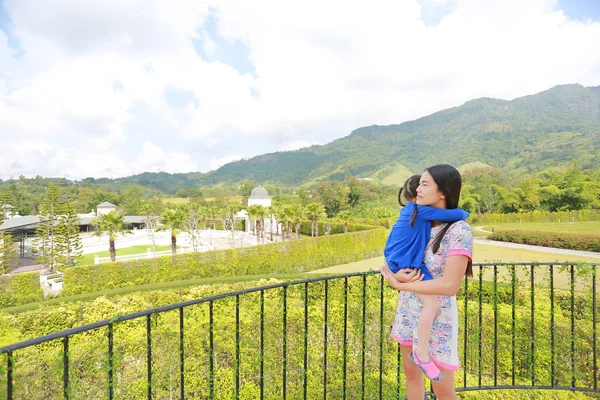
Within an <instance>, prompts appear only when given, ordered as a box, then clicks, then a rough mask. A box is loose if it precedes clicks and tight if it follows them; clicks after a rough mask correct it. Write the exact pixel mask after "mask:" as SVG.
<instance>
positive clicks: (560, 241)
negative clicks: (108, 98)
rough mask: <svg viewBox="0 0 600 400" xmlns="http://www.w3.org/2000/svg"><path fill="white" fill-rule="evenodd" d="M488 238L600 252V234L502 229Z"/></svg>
mask: <svg viewBox="0 0 600 400" xmlns="http://www.w3.org/2000/svg"><path fill="white" fill-rule="evenodd" d="M488 238H489V239H491V240H498V241H500V242H511V243H520V244H529V245H532V246H545V247H554V248H557V249H571V250H581V251H595V252H600V235H594V234H590V233H561V232H543V231H522V230H501V231H498V232H495V233H493V234H491V235H490V236H488Z"/></svg>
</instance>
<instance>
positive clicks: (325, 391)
mask: <svg viewBox="0 0 600 400" xmlns="http://www.w3.org/2000/svg"><path fill="white" fill-rule="evenodd" d="M324 303H325V304H324V308H323V399H326V398H327V329H328V327H327V322H328V321H327V317H328V315H327V314H328V312H327V311H328V304H329V280H326V281H325V299H324Z"/></svg>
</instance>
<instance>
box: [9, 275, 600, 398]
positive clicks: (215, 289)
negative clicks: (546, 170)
mask: <svg viewBox="0 0 600 400" xmlns="http://www.w3.org/2000/svg"><path fill="white" fill-rule="evenodd" d="M363 282H364V284H365V288H364V291H363ZM270 283H273V282H272V281H263V282H255V285H256V284H258V285H261V286H262V285H267V284H270ZM344 283H345V280H343V279H338V280H333V281H330V282H329V283H328V286H327V303H326V305H327V307H325V298H326V297H325V296H326V295H325V285H324V283H322V282H319V283H311V284H310V285H309V288H308V291H307V294H308V296H306V295H305V291H304V285H295V286H290V287H288V288H287V289H286V294H285V305H284V296H283V291H282V290H281V289H272V290H266V291H265V292H264V302H261V295H260V293H258V292H257V293H250V294H245V295H241V296H240V298H239V302H238V301H237V299H236V298H234V297H230V298H222V299H219V300H216V301H214V303H212V307H211V308H209V305H208V304H202V305H195V306H190V307H187V308H185V312H184V313H183V315H184V327H185V336H184V341H183V346H184V352H183V356H184V359H185V374H186V375H185V392H186V397H189V398H208V397H210V395H211V393H210V387H211V386H210V385H211V382H210V381H209V377H210V371H211V370H210V368H211V365H213V364H211V362H210V360H211V356H213V359H214V368H213V371H214V381H213V382H212V383H213V385H214V386H213V387H214V391H215V395H216V397H217V398H235V397H238V396H236V393H235V391H236V380H235V377H236V371H239V374H240V375H239V376H240V386H239V393H238V395H239V398H241V399H254V398H258V397H260V384H261V373H260V372H261V371H263V374H262V376H264V395H265V397H266V398H280V397H281V393H282V392H283V390H284V389H283V381H282V371H283V370H284V366H283V365H284V362H285V363H286V364H285V368H286V370H287V373H286V379H287V381H286V387H285V390H286V391H287V395H288V397H289V398H301V397H302V396H303V385H304V377H305V376H307V377H308V380H307V397H308V398H319V397H322V394H323V391H324V390H325V387H324V385H323V376H324V374H323V366H324V365H325V363H326V364H327V388H326V390H327V393H328V394H329V396H330V397H331V398H341V397H342V395H343V393H342V388H343V387H344V385H345V386H346V388H347V393H363V390H364V397H367V398H377V397H379V393H380V390H382V392H383V393H382V394H383V398H398V397H401V396H404V395H405V394H406V393H405V389H404V388H405V382H404V374H403V373H401V374H400V376H399V378H400V382H399V383H397V377H398V362H399V357H398V345H397V343H396V342H394V341H393V340H392V339H391V338H390V337H389V324H390V323H391V321H392V319H393V317H394V310H395V308H396V304H397V292H396V291H395V290H393V289H392V288H391V287H390V286H389V285H384V286H382V285H381V277H380V276H378V275H371V276H367V277H366V278H363V277H362V276H356V277H351V278H349V279H348V286H347V287H346V286H345V285H344ZM245 287H248V284H241V283H236V284H232V285H216V286H212V287H210V286H200V287H193V288H187V289H184V290H183V292H181V291H179V290H171V291H161V292H147V293H132V294H128V295H126V296H123V297H121V298H115V299H107V298H105V297H100V298H97V299H95V300H93V301H90V302H85V303H67V304H63V305H61V307H50V308H43V309H39V310H33V311H29V312H26V313H22V314H19V315H16V316H9V315H6V314H2V313H0V333H2V335H0V345H5V344H7V343H14V342H16V341H20V340H27V339H31V338H33V337H37V336H40V335H43V334H47V333H49V332H52V331H57V330H61V329H68V328H72V327H75V326H78V325H81V324H85V323H92V322H95V321H98V320H103V319H107V318H113V317H114V316H115V315H122V314H127V313H133V312H136V311H139V310H142V309H149V308H156V307H159V306H162V305H165V304H171V303H176V302H179V301H188V300H192V299H197V298H205V297H208V296H210V295H214V294H218V293H227V292H231V291H234V290H241V289H244V288H245ZM381 288H383V290H384V293H383V296H381ZM470 290H472V291H474V292H477V291H478V288H477V287H471V289H470ZM487 290H488V288H486V291H487ZM363 293H364V294H363ZM555 294H556V297H558V298H568V297H569V296H570V294H569V293H568V292H562V291H558V290H557V291H556V292H555ZM577 297H578V298H581V300H583V301H581V306H582V307H583V308H582V309H581V310H579V311H580V313H581V317H578V318H577V324H576V325H575V326H574V329H573V330H572V326H571V314H570V307H569V305H568V304H565V305H564V307H563V305H562V304H560V303H557V304H556V305H555V307H554V319H552V317H551V315H552V314H551V313H552V308H551V307H550V301H549V299H548V298H547V297H546V296H545V293H543V291H542V292H540V293H538V291H537V290H536V306H535V313H534V315H533V318H534V321H535V329H534V333H533V336H532V333H531V332H532V325H531V319H532V314H531V308H530V306H529V303H528V302H526V301H524V302H522V303H521V302H517V304H516V305H515V308H516V310H515V313H514V314H513V312H512V304H510V300H508V299H507V302H499V304H498V307H497V310H494V308H493V306H492V305H491V304H490V303H486V302H484V303H483V305H482V307H481V308H480V307H479V304H478V302H477V301H469V302H468V303H467V305H466V306H465V303H464V297H462V296H459V297H458V301H457V309H458V312H459V321H460V329H459V330H458V336H459V337H458V343H459V344H460V345H459V351H460V362H461V365H462V366H461V371H460V373H458V374H456V377H455V379H456V385H457V386H463V379H464V375H463V373H464V374H466V379H467V382H465V383H464V386H467V387H468V386H477V385H478V384H483V386H486V385H493V384H494V375H495V376H496V379H497V384H498V385H511V384H512V382H513V379H514V383H515V384H516V385H529V384H530V383H531V376H532V375H535V377H536V378H535V379H536V384H537V385H545V386H550V385H552V384H555V385H557V386H569V385H570V384H571V379H572V376H573V375H572V370H571V365H572V364H573V365H574V367H575V370H574V376H576V377H577V382H576V385H577V387H587V388H591V387H593V385H594V380H595V379H594V375H593V373H594V367H593V366H594V362H595V361H594V359H593V348H594V343H593V341H592V340H591V339H590V338H591V337H592V334H593V331H594V323H593V312H592V306H591V302H590V299H591V295H589V294H588V295H587V296H586V295H584V294H577ZM305 302H306V303H305ZM305 304H306V305H305ZM382 305H383V315H384V319H383V320H381V308H380V307H381V306H382ZM284 309H285V310H286V314H285V317H284V314H283V310H284ZM305 309H306V310H307V314H306V316H305V311H304V310H305ZM325 310H327V311H325ZM495 311H497V313H496V312H495ZM325 313H327V314H325ZM363 313H364V314H363ZM465 313H466V315H465ZM496 314H497V321H496V320H495V319H494V316H495V315H496ZM345 315H346V316H347V319H345V318H344V316H345ZM363 315H364V317H363ZM179 316H180V314H179V312H178V310H174V311H170V312H165V313H161V314H159V315H154V316H152V317H151V318H150V322H151V328H152V331H151V334H152V345H153V346H152V378H153V381H152V392H153V393H152V395H153V397H154V398H168V397H170V395H171V394H172V393H174V392H177V391H178V387H179V384H180V382H179V374H178V371H179V365H180V364H179V361H180V356H181V355H182V353H181V352H180V342H179V339H180V331H179V329H180V321H179ZM211 316H212V324H211ZM261 316H263V317H264V320H263V323H262V324H261ZM305 318H306V320H307V321H308V324H307V325H305ZM236 320H237V321H239V329H236ZM551 322H553V325H551ZM146 324H147V320H146V318H139V319H136V320H132V321H127V322H121V323H115V325H114V346H115V352H114V359H113V360H112V361H113V364H112V365H113V368H114V374H115V375H116V376H118V379H116V380H115V388H114V390H115V395H116V396H115V397H118V398H131V399H134V398H142V397H144V396H146V393H147V381H146V379H145V378H146V363H147V349H146V340H147V336H146V335H147V330H146V329H147V325H146ZM284 324H285V328H284ZM324 326H325V327H326V331H325V332H324ZM513 326H514V333H513ZM551 330H553V331H554V337H552V336H551V334H550V332H551ZM284 332H285V333H284ZM465 334H466V335H467V337H466V338H465ZM284 335H285V338H286V340H287V341H286V342H285V346H286V347H284V345H283V343H284V341H283V338H284ZM380 335H382V337H381V341H380ZM259 337H263V338H264V345H263V348H264V351H263V352H262V353H261V352H260V349H261V347H260V346H259V343H260V339H259ZM496 337H497V340H495V338H496ZM465 339H466V340H465ZM325 340H327V345H326V346H327V353H325V352H324V351H323V349H324V346H325ZM305 343H306V346H307V347H306V350H305V347H304V346H305ZM572 343H574V346H575V352H574V354H573V355H572V354H571V347H572V346H573V344H572ZM532 344H534V345H535V352H534V353H532ZM211 346H212V347H211ZM238 346H239V347H238ZM380 346H381V348H380ZM238 348H239V354H240V357H239V359H237V358H236V357H235V354H236V352H237V349H238ZM106 349H107V329H106V328H102V329H97V330H92V331H90V332H87V333H85V334H79V335H73V336H71V337H70V340H69V359H70V363H71V365H72V366H73V369H72V371H74V373H72V375H71V379H70V382H69V384H70V389H71V397H73V398H104V397H106V381H107V378H106V377H107V371H108V365H107V353H106V352H107V350H106ZM62 351H63V344H62V342H61V341H54V342H49V343H46V344H42V345H39V346H36V347H35V348H31V349H28V350H18V351H16V352H15V353H14V354H13V357H14V361H15V364H16V366H17V371H18V374H17V376H16V379H15V387H14V391H15V392H14V394H16V396H15V397H18V398H21V397H24V395H25V394H27V397H29V398H48V397H51V393H61V390H62V386H61V385H62V382H63V381H62V377H63V375H62V373H63V371H62V368H60V366H61V364H60V361H61V360H62ZM305 354H306V355H307V358H306V360H307V361H308V366H307V367H308V369H307V371H306V375H305V374H304V362H305V361H304V360H305ZM325 354H326V357H327V358H326V359H325V358H324V357H325ZM362 355H364V357H365V358H364V362H363V359H362V357H363V356H362ZM380 357H381V359H382V363H381V366H382V367H383V371H382V383H380V380H379V373H380V370H379V368H380V363H379V360H380ZM513 357H514V360H513ZM571 357H572V358H571ZM284 360H285V361H284ZM2 361H3V362H2V363H0V365H5V364H6V361H5V359H4V360H2ZM344 366H346V368H345V370H344ZM553 366H555V368H554V371H553ZM552 372H554V377H551V373H552ZM513 374H514V375H513ZM1 376H2V377H4V376H6V373H5V374H3V375H1ZM344 378H345V380H344ZM363 378H364V381H363ZM479 379H482V381H480V380H479ZM362 382H364V386H363V383H362ZM380 384H382V386H381V389H380ZM5 387H6V386H5V385H0V397H2V396H4V397H6V392H3V390H4V389H5ZM398 389H399V391H400V393H398ZM519 393H521V392H519ZM481 395H482V393H476V394H474V395H473V398H484V397H482V396H481ZM517 396H518V394H516V393H514V392H511V393H510V394H509V395H508V397H510V398H517ZM572 396H573V394H572V393H568V394H567V395H565V396H564V397H555V396H550V395H548V397H547V398H573V397H572ZM492 397H493V396H490V397H486V398H492ZM523 397H527V396H525V395H524V396H523ZM533 397H535V398H544V397H545V396H544V395H543V394H541V393H540V395H539V397H536V396H533ZM533 397H532V398H533ZM498 398H502V396H499V397H498ZM505 398H506V397H505Z"/></svg>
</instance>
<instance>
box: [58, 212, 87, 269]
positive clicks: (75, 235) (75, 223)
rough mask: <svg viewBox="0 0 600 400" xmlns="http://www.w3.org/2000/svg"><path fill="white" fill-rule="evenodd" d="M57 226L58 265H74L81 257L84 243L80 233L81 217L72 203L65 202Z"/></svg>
mask: <svg viewBox="0 0 600 400" xmlns="http://www.w3.org/2000/svg"><path fill="white" fill-rule="evenodd" d="M63 209H64V211H63V213H62V214H61V215H59V217H58V224H57V226H56V232H55V234H56V239H55V242H56V253H57V258H56V261H57V266H58V267H72V266H74V265H76V264H77V261H78V260H79V259H80V258H81V252H82V243H81V236H80V235H79V218H77V214H76V213H75V208H74V207H73V205H71V204H65V206H64V208H63Z"/></svg>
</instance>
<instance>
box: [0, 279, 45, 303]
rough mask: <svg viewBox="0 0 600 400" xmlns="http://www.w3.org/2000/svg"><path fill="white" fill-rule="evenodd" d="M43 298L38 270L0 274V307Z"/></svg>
mask: <svg viewBox="0 0 600 400" xmlns="http://www.w3.org/2000/svg"><path fill="white" fill-rule="evenodd" d="M43 298H44V291H43V290H42V289H41V288H40V273H39V272H25V273H22V274H16V275H0V308H3V307H11V306H16V305H19V304H26V303H32V302H35V301H40V300H42V299H43Z"/></svg>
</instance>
